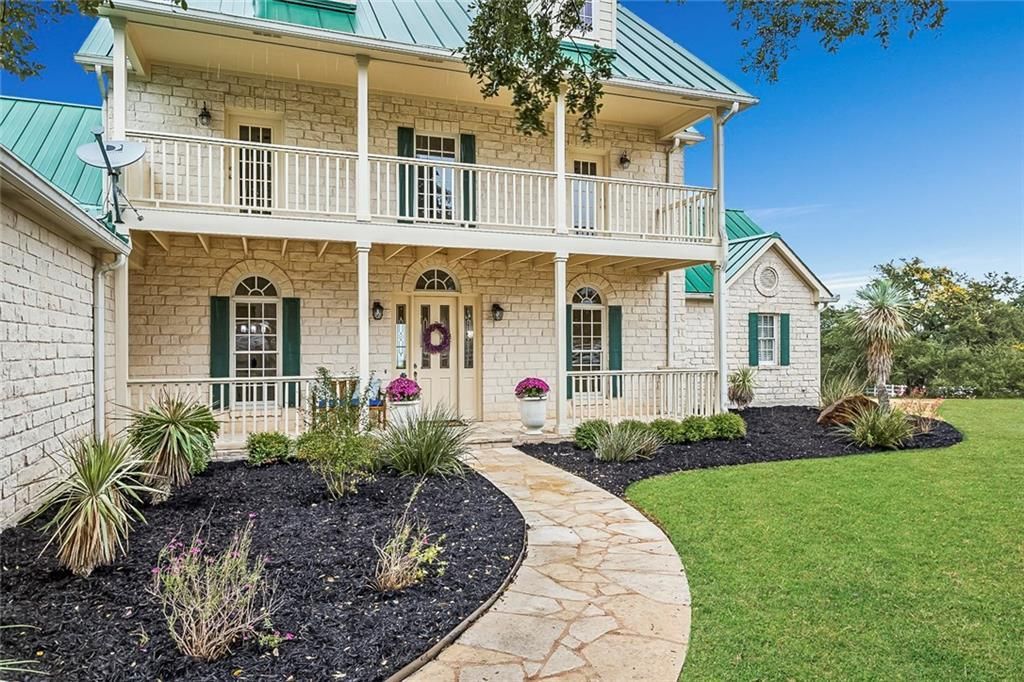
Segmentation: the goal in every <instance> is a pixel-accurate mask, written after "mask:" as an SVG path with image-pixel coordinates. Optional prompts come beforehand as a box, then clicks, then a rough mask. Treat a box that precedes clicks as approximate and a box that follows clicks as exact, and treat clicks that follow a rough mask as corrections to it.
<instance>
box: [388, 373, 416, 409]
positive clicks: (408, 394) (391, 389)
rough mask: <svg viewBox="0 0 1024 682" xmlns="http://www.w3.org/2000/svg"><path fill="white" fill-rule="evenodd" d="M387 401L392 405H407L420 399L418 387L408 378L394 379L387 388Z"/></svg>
mask: <svg viewBox="0 0 1024 682" xmlns="http://www.w3.org/2000/svg"><path fill="white" fill-rule="evenodd" d="M387 394H388V400H389V401H391V402H393V403H407V402H410V401H413V400H417V399H419V397H420V385H419V384H417V383H416V382H415V381H413V380H412V379H410V378H409V377H404V376H402V377H396V378H394V379H392V380H391V383H389V384H388V387H387Z"/></svg>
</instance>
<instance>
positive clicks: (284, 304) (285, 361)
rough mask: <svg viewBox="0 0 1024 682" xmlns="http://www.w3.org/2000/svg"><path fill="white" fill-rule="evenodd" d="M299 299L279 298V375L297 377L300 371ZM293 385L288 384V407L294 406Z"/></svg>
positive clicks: (300, 323)
mask: <svg viewBox="0 0 1024 682" xmlns="http://www.w3.org/2000/svg"><path fill="white" fill-rule="evenodd" d="M299 307H300V306H299V299H297V298H282V299H281V356H282V357H281V376H286V377H297V376H299V374H300V373H301V371H302V318H301V315H300V313H299ZM295 402H296V401H295V385H294V384H289V385H288V407H295V406H296V405H295Z"/></svg>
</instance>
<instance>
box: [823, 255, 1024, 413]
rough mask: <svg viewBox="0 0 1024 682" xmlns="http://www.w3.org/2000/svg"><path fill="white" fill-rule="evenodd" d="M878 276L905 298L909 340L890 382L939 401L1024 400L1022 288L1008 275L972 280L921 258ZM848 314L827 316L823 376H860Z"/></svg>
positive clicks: (882, 269)
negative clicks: (958, 397) (953, 397)
mask: <svg viewBox="0 0 1024 682" xmlns="http://www.w3.org/2000/svg"><path fill="white" fill-rule="evenodd" d="M876 270H877V271H878V272H879V273H880V274H881V275H882V276H883V277H885V278H886V279H888V280H889V281H891V282H893V283H894V284H895V285H897V286H899V287H900V288H901V289H903V290H904V291H906V292H907V294H908V296H909V298H910V309H911V314H912V316H913V319H914V327H913V329H912V330H911V335H910V337H909V338H908V339H906V340H905V341H903V342H901V343H899V344H898V345H897V346H896V347H895V349H894V353H893V368H892V374H891V376H890V381H891V382H893V383H896V384H905V385H907V386H913V387H925V388H927V389H928V391H929V393H931V394H935V395H943V394H951V393H956V392H961V391H963V390H966V391H967V392H972V393H974V394H976V395H979V396H991V397H1000V396H1018V397H1020V396H1024V281H1021V280H1020V279H1018V278H1015V277H1012V276H1011V275H1009V274H1005V273H1004V274H996V273H989V274H986V275H984V276H983V277H980V278H972V277H970V276H968V275H966V274H963V273H960V272H956V271H954V270H952V269H950V268H945V267H930V266H928V265H927V264H925V263H924V261H922V260H921V259H920V258H912V259H909V260H902V261H895V262H890V263H886V264H884V265H879V266H877V267H876ZM851 310H852V307H851V306H847V307H846V308H839V309H834V310H830V309H826V310H825V311H824V312H823V313H822V324H821V357H822V371H823V372H825V373H832V372H835V373H839V374H842V373H845V372H847V371H849V369H850V368H851V367H852V368H856V369H857V370H858V371H863V367H864V354H863V349H862V348H861V347H860V346H859V344H857V343H852V342H851V332H850V328H849V326H848V325H847V324H846V323H845V320H846V319H847V318H846V316H848V315H849V314H850V311H851Z"/></svg>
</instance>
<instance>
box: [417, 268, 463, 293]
mask: <svg viewBox="0 0 1024 682" xmlns="http://www.w3.org/2000/svg"><path fill="white" fill-rule="evenodd" d="M416 291H458V287H457V286H456V285H455V278H454V277H452V276H451V275H449V274H448V273H447V272H445V271H444V270H438V269H437V268H434V269H432V270H427V271H426V272H424V273H423V274H422V275H420V278H419V279H418V280H416Z"/></svg>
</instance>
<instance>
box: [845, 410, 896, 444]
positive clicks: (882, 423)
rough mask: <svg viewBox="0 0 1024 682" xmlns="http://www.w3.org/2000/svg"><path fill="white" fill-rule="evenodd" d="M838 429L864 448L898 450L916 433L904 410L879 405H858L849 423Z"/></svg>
mask: <svg viewBox="0 0 1024 682" xmlns="http://www.w3.org/2000/svg"><path fill="white" fill-rule="evenodd" d="M836 429H837V431H838V432H839V433H840V434H842V435H844V436H845V437H846V438H848V439H850V440H851V441H852V442H854V443H856V444H857V445H859V446H861V447H864V448H886V449H889V450H897V449H899V448H901V447H902V446H903V445H904V444H905V443H906V442H907V441H908V440H910V439H911V438H912V437H913V435H914V426H913V424H912V423H911V421H910V420H909V419H908V418H907V415H906V413H905V412H903V411H902V410H896V409H888V410H887V409H884V408H882V407H879V406H872V407H858V408H855V409H854V411H853V415H852V418H851V421H850V423H849V424H847V425H843V426H838V427H836Z"/></svg>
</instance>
